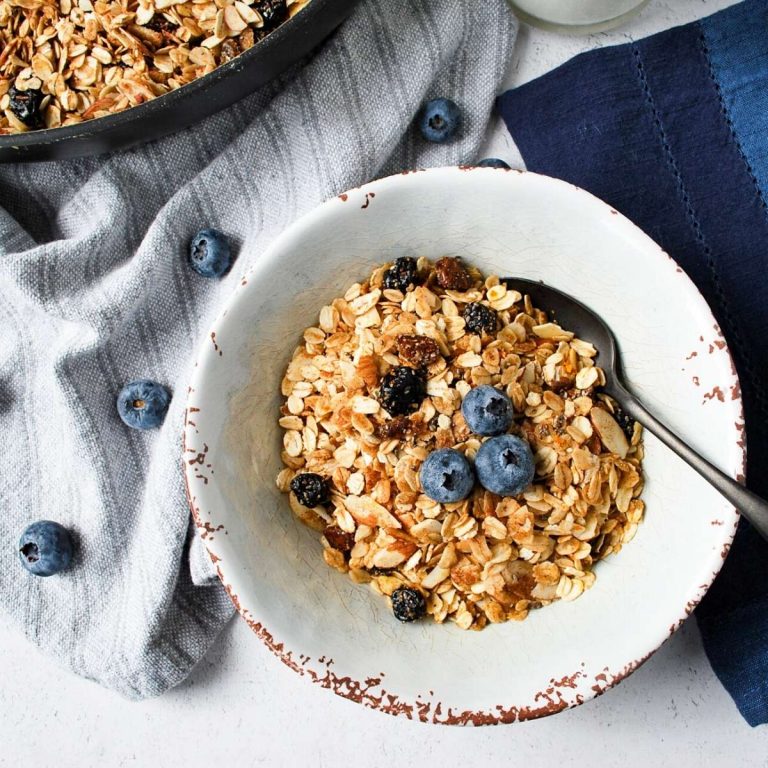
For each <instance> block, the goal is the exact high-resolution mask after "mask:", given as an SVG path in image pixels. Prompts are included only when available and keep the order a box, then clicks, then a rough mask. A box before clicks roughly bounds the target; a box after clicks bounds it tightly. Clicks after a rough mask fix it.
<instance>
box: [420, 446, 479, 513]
mask: <svg viewBox="0 0 768 768" xmlns="http://www.w3.org/2000/svg"><path fill="white" fill-rule="evenodd" d="M419 478H420V479H421V487H422V488H423V489H424V493H426V494H427V496H429V498H430V499H433V500H434V501H439V502H440V503H441V504H450V503H451V502H452V501H461V500H462V499H466V498H467V496H469V494H470V493H471V492H472V486H473V485H474V484H475V476H474V474H473V473H472V467H471V466H470V464H469V462H468V461H467V458H466V456H464V454H463V453H459V452H458V451H455V450H453V448H441V449H440V450H439V451H434V452H433V453H430V454H429V456H427V458H426V459H424V463H423V464H422V465H421V472H420V474H419Z"/></svg>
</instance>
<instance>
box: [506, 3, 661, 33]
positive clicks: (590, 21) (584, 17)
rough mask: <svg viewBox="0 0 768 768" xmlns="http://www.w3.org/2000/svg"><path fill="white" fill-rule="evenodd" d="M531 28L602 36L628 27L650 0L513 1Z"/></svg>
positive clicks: (519, 13)
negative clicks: (620, 25) (532, 26)
mask: <svg viewBox="0 0 768 768" xmlns="http://www.w3.org/2000/svg"><path fill="white" fill-rule="evenodd" d="M509 2H510V4H511V5H512V8H513V9H514V11H515V13H516V14H517V15H518V16H519V17H520V18H521V19H522V20H523V21H525V22H527V23H528V24H533V25H534V26H536V27H541V28H542V29H549V30H553V31H555V32H577V33H584V34H585V33H588V32H602V31H603V30H606V29H612V28H613V27H617V26H619V24H622V23H624V22H625V21H627V20H628V19H630V18H631V17H632V16H634V15H635V14H636V13H639V12H640V10H641V9H642V8H643V7H644V6H645V5H647V4H648V2H649V0H509Z"/></svg>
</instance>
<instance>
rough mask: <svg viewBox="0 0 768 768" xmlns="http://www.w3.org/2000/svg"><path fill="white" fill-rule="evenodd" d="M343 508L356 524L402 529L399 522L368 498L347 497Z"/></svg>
mask: <svg viewBox="0 0 768 768" xmlns="http://www.w3.org/2000/svg"><path fill="white" fill-rule="evenodd" d="M344 506H345V507H346V508H347V509H348V510H349V511H350V513H351V515H352V517H354V518H355V520H357V522H358V523H363V524H364V525H370V526H371V527H376V526H379V527H380V528H402V527H403V526H402V525H401V524H400V521H399V520H398V519H397V518H396V517H394V516H393V515H392V514H390V513H389V512H388V511H387V509H386V508H385V507H382V506H381V504H377V503H376V502H375V501H374V500H373V499H372V498H371V497H370V496H348V497H347V498H346V499H344Z"/></svg>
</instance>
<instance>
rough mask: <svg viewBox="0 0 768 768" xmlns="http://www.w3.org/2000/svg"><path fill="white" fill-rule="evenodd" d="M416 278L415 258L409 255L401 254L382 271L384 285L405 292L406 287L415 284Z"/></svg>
mask: <svg viewBox="0 0 768 768" xmlns="http://www.w3.org/2000/svg"><path fill="white" fill-rule="evenodd" d="M417 280H418V269H417V266H416V259H414V258H412V257H411V256H401V257H400V258H399V259H395V263H394V264H393V265H392V266H391V267H390V268H389V269H388V270H387V271H386V272H385V273H384V287H385V288H391V289H394V290H395V291H402V292H403V293H405V292H406V291H407V290H408V288H410V287H411V286H415V285H416V284H417Z"/></svg>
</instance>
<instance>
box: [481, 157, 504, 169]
mask: <svg viewBox="0 0 768 768" xmlns="http://www.w3.org/2000/svg"><path fill="white" fill-rule="evenodd" d="M477 166H478V168H509V165H508V164H507V163H505V162H504V161H503V160H501V159H500V158H498V157H484V158H483V159H482V160H481V161H480V162H479V163H478V164H477Z"/></svg>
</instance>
